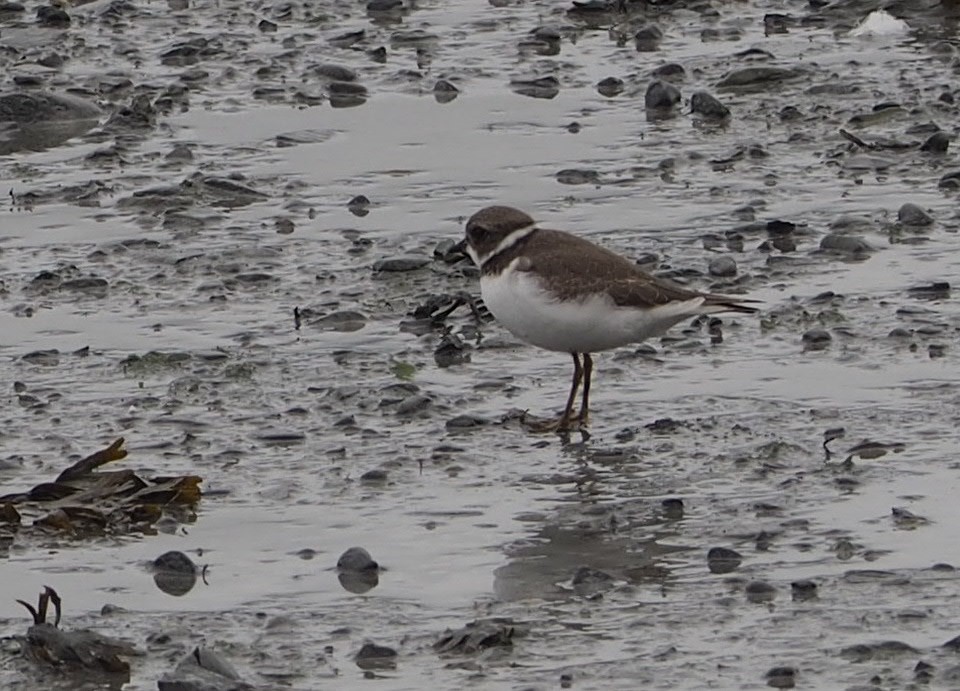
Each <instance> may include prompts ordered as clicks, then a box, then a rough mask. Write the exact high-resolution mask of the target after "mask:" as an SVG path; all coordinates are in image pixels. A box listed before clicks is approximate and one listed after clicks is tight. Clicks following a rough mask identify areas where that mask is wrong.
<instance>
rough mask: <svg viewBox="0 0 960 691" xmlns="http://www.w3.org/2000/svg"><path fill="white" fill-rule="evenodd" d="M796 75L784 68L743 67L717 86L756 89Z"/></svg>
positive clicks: (793, 71)
mask: <svg viewBox="0 0 960 691" xmlns="http://www.w3.org/2000/svg"><path fill="white" fill-rule="evenodd" d="M797 75H798V73H797V72H796V71H795V70H790V69H786V68H784V67H744V68H742V69H739V70H734V71H733V72H729V73H727V74H726V76H724V77H723V79H721V80H720V82H719V83H718V84H717V86H719V87H721V88H728V89H729V88H737V87H756V86H765V85H768V84H778V83H780V82H784V81H787V80H788V79H793V78H794V77H796V76H797Z"/></svg>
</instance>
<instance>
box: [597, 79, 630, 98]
mask: <svg viewBox="0 0 960 691" xmlns="http://www.w3.org/2000/svg"><path fill="white" fill-rule="evenodd" d="M623 88H624V82H623V80H622V79H617V78H616V77H606V78H604V79H601V80H600V81H599V82H597V91H598V92H600V95H601V96H606V97H607V98H612V97H614V96H617V95H619V94H621V93H623Z"/></svg>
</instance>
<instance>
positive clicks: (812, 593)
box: [790, 580, 817, 602]
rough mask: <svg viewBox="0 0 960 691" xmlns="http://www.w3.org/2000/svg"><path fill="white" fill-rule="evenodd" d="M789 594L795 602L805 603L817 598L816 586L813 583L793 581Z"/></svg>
mask: <svg viewBox="0 0 960 691" xmlns="http://www.w3.org/2000/svg"><path fill="white" fill-rule="evenodd" d="M790 592H791V594H792V595H793V599H794V601H795V602H806V601H807V600H815V599H816V598H817V584H816V583H814V582H813V581H807V580H803V581H794V582H793V583H791V584H790Z"/></svg>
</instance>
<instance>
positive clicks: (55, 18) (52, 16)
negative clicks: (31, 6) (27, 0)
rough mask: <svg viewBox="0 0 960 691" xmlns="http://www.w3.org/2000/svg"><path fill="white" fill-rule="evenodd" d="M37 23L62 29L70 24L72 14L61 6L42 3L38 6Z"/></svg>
mask: <svg viewBox="0 0 960 691" xmlns="http://www.w3.org/2000/svg"><path fill="white" fill-rule="evenodd" d="M37 24H39V25H40V26H46V27H51V28H58V29H62V28H64V27H67V26H70V15H69V14H67V13H66V11H64V10H63V9H61V8H59V7H54V6H53V5H41V6H40V7H38V8H37Z"/></svg>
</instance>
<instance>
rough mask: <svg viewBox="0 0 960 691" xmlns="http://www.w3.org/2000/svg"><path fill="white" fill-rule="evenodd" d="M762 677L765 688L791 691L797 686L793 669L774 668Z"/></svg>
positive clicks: (795, 671)
mask: <svg viewBox="0 0 960 691" xmlns="http://www.w3.org/2000/svg"><path fill="white" fill-rule="evenodd" d="M764 677H765V678H766V680H767V686H770V687H771V688H774V689H792V688H793V687H794V686H796V684H797V670H796V669H795V668H793V667H774V668H773V669H771V670H770V671H769V672H767V673H766V674H765V675H764Z"/></svg>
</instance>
